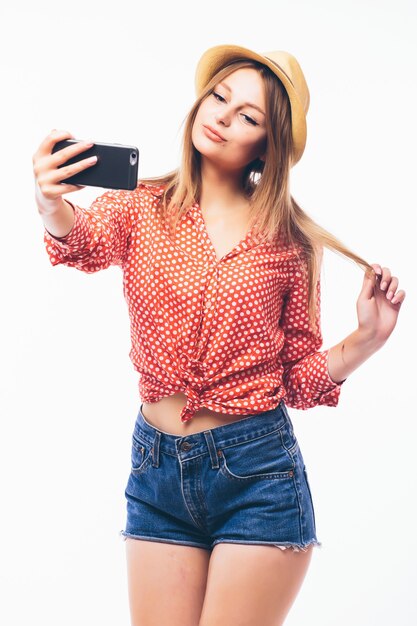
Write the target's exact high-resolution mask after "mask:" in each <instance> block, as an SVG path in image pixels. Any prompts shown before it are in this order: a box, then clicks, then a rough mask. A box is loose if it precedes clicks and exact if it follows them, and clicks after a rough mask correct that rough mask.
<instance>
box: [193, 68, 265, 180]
mask: <svg viewBox="0 0 417 626" xmlns="http://www.w3.org/2000/svg"><path fill="white" fill-rule="evenodd" d="M207 127H209V128H207ZM210 128H211V129H212V130H210ZM212 131H215V132H214V133H213V132H212ZM215 133H218V134H219V135H220V137H219V136H218V135H216V134H215ZM191 138H192V142H193V145H194V147H195V148H196V150H198V152H200V154H201V156H202V158H206V159H208V160H210V161H212V162H215V163H216V164H218V165H219V166H220V167H221V168H222V170H229V171H236V170H240V169H243V168H244V167H245V166H246V165H247V164H248V163H250V162H251V161H253V160H254V159H256V158H257V157H263V155H264V152H265V149H266V118H265V93H264V85H263V81H262V78H261V76H260V74H259V73H258V72H257V71H256V70H255V69H253V68H248V67H244V68H241V69H238V70H236V71H235V72H233V73H232V74H229V76H227V77H226V78H225V79H224V80H223V81H221V82H219V83H218V84H217V85H216V86H215V88H214V90H213V92H212V93H211V94H209V95H208V96H207V98H206V99H205V100H203V102H202V103H201V104H200V108H199V109H198V112H197V115H196V118H195V120H194V124H193V129H192V134H191Z"/></svg>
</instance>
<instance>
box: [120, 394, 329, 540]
mask: <svg viewBox="0 0 417 626" xmlns="http://www.w3.org/2000/svg"><path fill="white" fill-rule="evenodd" d="M141 409H142V405H141V407H140V409H139V413H138V415H137V418H136V422H135V426H134V430H133V434H132V447H131V473H130V476H129V479H128V482H127V486H126V489H125V497H126V501H127V503H126V508H127V516H126V526H125V530H121V531H120V532H119V535H120V536H121V538H122V539H123V540H126V538H127V537H132V538H135V539H146V540H149V541H158V542H163V543H165V542H166V543H176V544H181V545H186V546H195V547H198V548H206V549H207V550H212V549H213V547H214V546H215V545H216V544H217V543H241V544H258V545H274V546H277V547H279V548H281V549H283V550H285V549H286V548H289V547H291V548H292V549H293V550H295V551H300V550H303V551H305V550H306V548H307V546H309V545H310V544H313V545H315V546H321V543H320V542H318V541H317V538H316V529H315V517H314V508H313V501H312V497H311V492H310V487H309V483H308V478H307V472H306V468H305V465H304V461H303V457H302V454H301V450H300V447H299V445H298V441H297V439H296V437H295V435H294V430H293V425H292V422H291V419H290V416H289V414H288V411H287V408H286V406H285V404H284V402H283V401H281V402H280V404H279V405H278V406H277V407H276V408H275V409H272V410H269V411H265V412H263V413H257V414H255V415H250V416H249V417H242V419H240V420H238V421H235V422H231V423H230V424H226V425H223V426H218V427H216V428H211V429H208V430H205V431H201V432H198V433H194V434H190V435H187V436H185V437H181V436H179V435H175V434H170V433H165V432H164V431H160V430H158V429H157V428H155V427H154V426H152V425H151V424H149V422H147V421H146V419H145V417H144V415H143V413H142V410H141ZM196 419H198V418H196Z"/></svg>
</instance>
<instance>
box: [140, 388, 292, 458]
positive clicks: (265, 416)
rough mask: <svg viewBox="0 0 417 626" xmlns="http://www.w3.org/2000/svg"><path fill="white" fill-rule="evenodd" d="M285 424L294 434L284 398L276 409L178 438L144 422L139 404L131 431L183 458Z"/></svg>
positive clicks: (243, 439)
mask: <svg viewBox="0 0 417 626" xmlns="http://www.w3.org/2000/svg"><path fill="white" fill-rule="evenodd" d="M197 419H198V418H197ZM285 425H287V426H289V428H290V430H291V432H292V433H293V425H292V422H291V419H290V416H289V414H288V411H287V408H286V406H285V404H284V401H283V400H281V401H280V403H279V404H278V406H276V407H275V409H271V410H269V411H264V412H263V413H256V414H253V415H249V416H247V417H242V418H241V419H240V420H237V421H235V422H231V423H230V424H224V425H222V426H216V427H215V428H210V429H207V430H204V431H201V432H198V433H193V434H190V435H186V436H184V437H181V436H179V435H175V434H169V433H165V432H164V431H160V430H158V429H157V428H156V427H155V426H153V425H152V424H150V423H149V422H147V421H146V418H145V416H144V415H143V413H142V405H141V406H140V409H139V412H138V415H137V418H136V423H135V428H134V434H135V435H136V437H138V438H139V439H140V440H142V441H143V442H144V443H147V444H149V445H151V446H155V444H156V445H157V447H158V451H163V452H166V453H167V454H173V455H179V454H180V455H181V458H182V459H186V458H187V457H189V458H191V457H194V456H197V455H198V454H203V453H206V452H207V447H209V448H210V449H217V447H227V446H228V445H235V444H239V443H244V442H246V441H251V440H252V439H256V438H258V437H261V436H264V435H268V434H269V433H272V432H274V431H277V430H279V429H281V428H282V427H283V426H285Z"/></svg>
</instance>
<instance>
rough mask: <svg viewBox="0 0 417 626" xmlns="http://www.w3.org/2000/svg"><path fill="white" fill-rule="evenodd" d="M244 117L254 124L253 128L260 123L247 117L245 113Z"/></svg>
mask: <svg viewBox="0 0 417 626" xmlns="http://www.w3.org/2000/svg"><path fill="white" fill-rule="evenodd" d="M242 115H243V117H244V118H246V119H247V120H248V122H249V123H250V124H252V125H253V126H257V125H258V122H255V120H253V119H252V118H251V117H249V115H245V114H244V113H242Z"/></svg>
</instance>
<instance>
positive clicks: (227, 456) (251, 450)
mask: <svg viewBox="0 0 417 626" xmlns="http://www.w3.org/2000/svg"><path fill="white" fill-rule="evenodd" d="M219 457H220V471H221V473H222V474H223V476H225V477H226V478H229V479H231V480H265V479H267V480H268V479H269V480H271V479H272V480H276V479H284V478H292V477H293V476H294V467H295V461H294V459H293V457H292V456H291V454H290V453H289V451H288V450H287V449H286V447H285V446H283V445H282V440H281V434H280V431H279V430H277V431H274V432H273V433H268V434H267V435H262V436H260V437H257V438H255V439H252V440H251V441H245V442H243V443H240V444H236V445H232V446H228V447H225V448H220V449H219Z"/></svg>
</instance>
